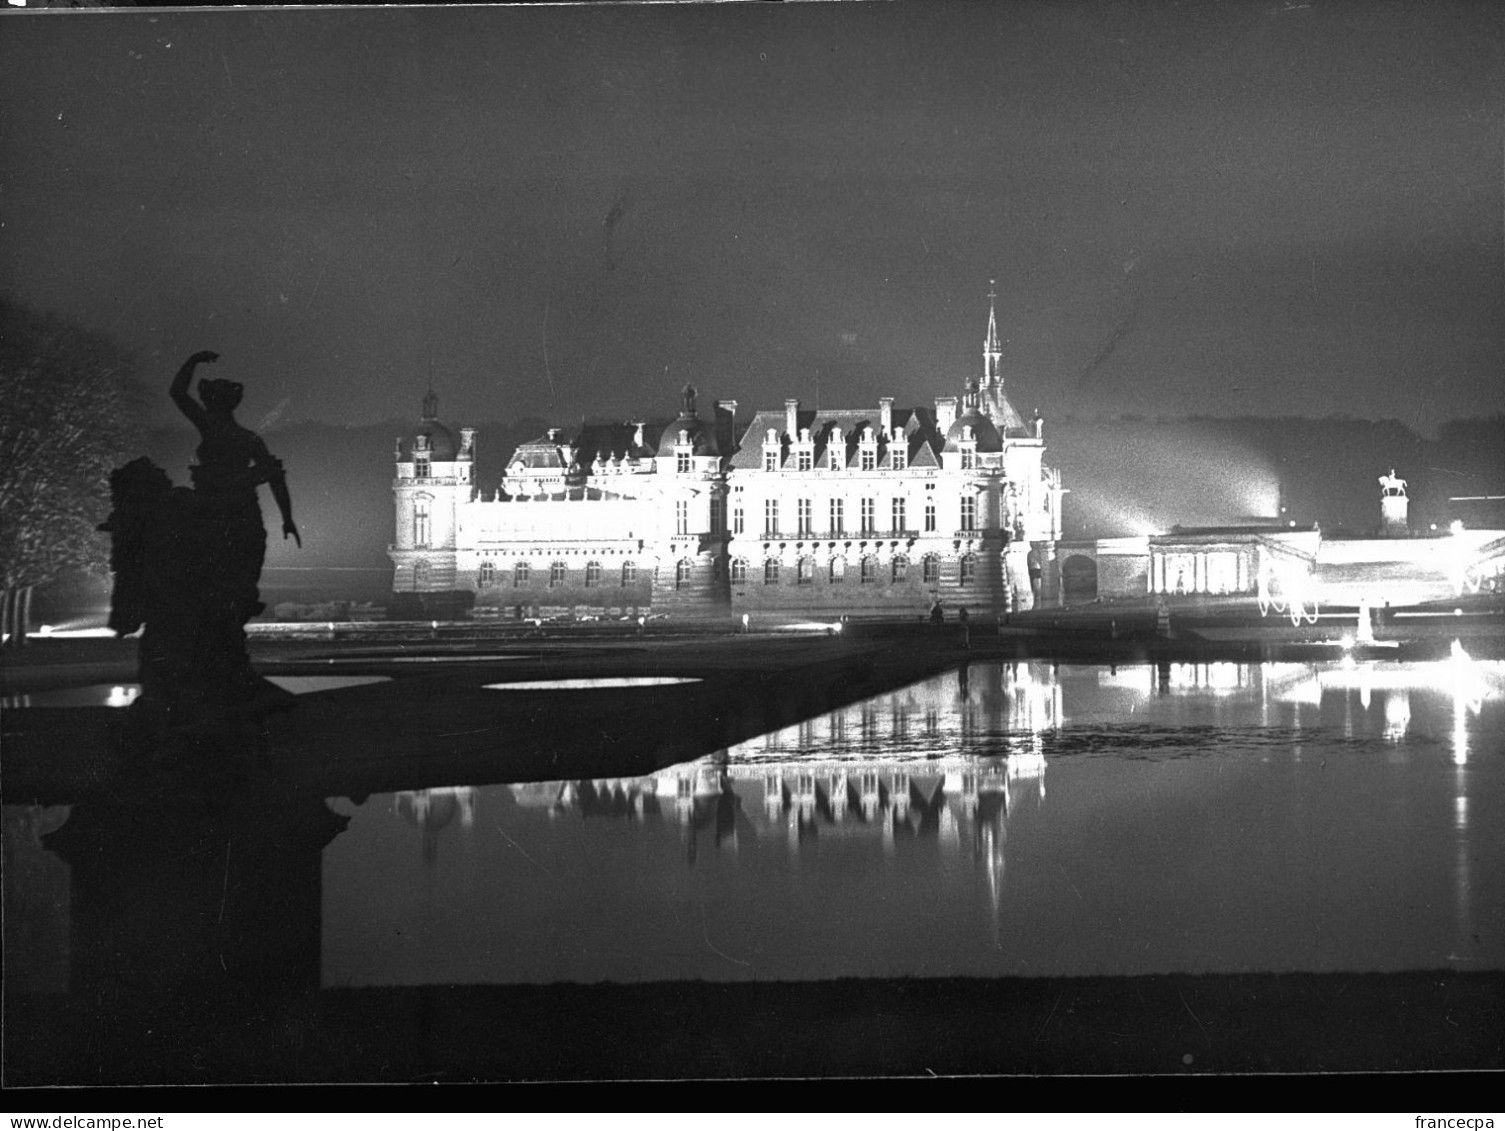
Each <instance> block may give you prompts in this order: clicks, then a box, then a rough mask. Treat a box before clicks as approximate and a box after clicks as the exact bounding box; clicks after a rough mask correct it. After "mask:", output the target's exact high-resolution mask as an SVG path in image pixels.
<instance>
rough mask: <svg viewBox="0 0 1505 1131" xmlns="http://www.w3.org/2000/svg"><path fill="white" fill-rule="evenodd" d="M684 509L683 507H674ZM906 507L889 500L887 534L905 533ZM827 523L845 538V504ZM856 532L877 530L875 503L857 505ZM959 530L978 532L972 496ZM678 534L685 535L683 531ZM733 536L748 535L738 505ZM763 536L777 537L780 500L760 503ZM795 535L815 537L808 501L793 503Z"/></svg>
mask: <svg viewBox="0 0 1505 1131" xmlns="http://www.w3.org/2000/svg"><path fill="white" fill-rule="evenodd" d="M677 505H681V506H682V505H683V504H677ZM908 513H909V512H908V505H907V501H906V500H905V499H902V498H896V499H892V500H890V506H889V519H890V523H891V525H890V526H889V529H890V530H894V531H900V530H907V529H908V522H907V519H908ZM827 514H828V518H829V521H828V523H827V526H826V531H828V532H829V533H832V534H844V533H846V529H847V524H846V522H847V520H846V500H845V499H831V500H830V504H829V509H828V511H827ZM858 523H859V525H858V529H857V530H856V531H854V532H853V533H860V534H874V533H876V532H877V530H878V500H876V499H871V498H868V499H862V500H861V501H860V503H859V513H858ZM935 528H936V517H935V500H934V499H933V498H927V499H926V500H925V525H924V530H925V533H927V534H932V533H934V532H935ZM960 529H962V530H976V529H977V499H976V497H975V496H972V495H963V496H962V499H961V527H960ZM680 533H684V531H683V529H681V530H680ZM732 533H733V534H746V533H747V517H746V514H745V512H744V511H743V508H742V505H741V504H740V503H738V504H736V505H735V506H733V507H732ZM763 533H764V534H765V535H774V534H778V533H780V529H779V500H778V499H765V500H764V501H763ZM791 533H794V534H807V535H808V534H814V533H815V504H814V502H813V501H812V500H810V499H798V500H796V501H795V529H794V530H793V531H792V532H791Z"/></svg>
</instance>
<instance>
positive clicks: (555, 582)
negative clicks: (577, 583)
mask: <svg viewBox="0 0 1505 1131" xmlns="http://www.w3.org/2000/svg"><path fill="white" fill-rule="evenodd" d="M569 571H570V567H569V566H568V565H566V564H565V563H564V562H550V563H549V588H550V589H558V588H560V587H561V586H563V585H564V582H565V579H566V578H567V577H568V576H569Z"/></svg>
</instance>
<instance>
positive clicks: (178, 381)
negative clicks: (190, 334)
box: [167, 350, 219, 431]
mask: <svg viewBox="0 0 1505 1131" xmlns="http://www.w3.org/2000/svg"><path fill="white" fill-rule="evenodd" d="M218 360H219V354H217V353H215V352H214V351H213V350H199V352H198V353H196V354H194V355H193V356H192V357H190V358H189V359H188V360H187V361H185V362H184V363H183V364H182V365H181V366H179V368H178V372H177V373H176V374H175V375H174V376H173V379H172V386H171V387H170V388H169V389H168V390H167V395H168V396H169V397H171V398H172V403H173V404H175V405H177V406H178V409H179V411H181V412H182V413H183V415H184V416H186V417H188V419H189V420H191V421H193V423H194V425H195V426H196V427H198V428H199V430H200V431H202V430H203V426H204V423H203V422H204V406H203V405H201V404H199V402H198V401H196V400H194V399H193V396H192V395H191V394H190V393H189V392H188V385H189V382H191V381H192V380H193V371H194V370H195V369H197V368H198V367H199V366H200V365H203V364H205V363H208V362H215V361H218Z"/></svg>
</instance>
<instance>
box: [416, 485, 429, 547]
mask: <svg viewBox="0 0 1505 1131" xmlns="http://www.w3.org/2000/svg"><path fill="white" fill-rule="evenodd" d="M429 502H430V497H429V496H428V495H419V496H418V497H417V498H416V499H414V500H413V545H415V546H427V545H428V544H429V538H430V536H431V535H432V533H433V526H432V523H431V520H430V518H429Z"/></svg>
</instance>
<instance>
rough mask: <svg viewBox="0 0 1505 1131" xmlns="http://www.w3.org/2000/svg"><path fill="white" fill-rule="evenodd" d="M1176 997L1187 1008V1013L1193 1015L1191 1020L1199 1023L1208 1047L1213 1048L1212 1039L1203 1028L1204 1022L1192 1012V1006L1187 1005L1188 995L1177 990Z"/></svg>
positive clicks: (1198, 1026)
mask: <svg viewBox="0 0 1505 1131" xmlns="http://www.w3.org/2000/svg"><path fill="white" fill-rule="evenodd" d="M1176 996H1177V997H1178V998H1180V999H1181V1004H1182V1005H1184V1006H1186V1012H1187V1013H1189V1014H1191V1019H1192V1020H1193V1021H1195V1022H1196V1023H1197V1028H1198V1029H1201V1031H1202V1039H1203V1040H1204V1041H1206V1042H1207V1047H1208V1048H1212V1038H1211V1037H1209V1036H1208V1035H1207V1030H1206V1029H1203V1028H1202V1022H1201V1020H1200V1019H1199V1018H1198V1017H1197V1015H1196V1014H1195V1013H1192V1012H1191V1006H1190V1005H1187V1003H1186V995H1185V994H1183V993H1182V992H1181V991H1180V990H1177V991H1176Z"/></svg>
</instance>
